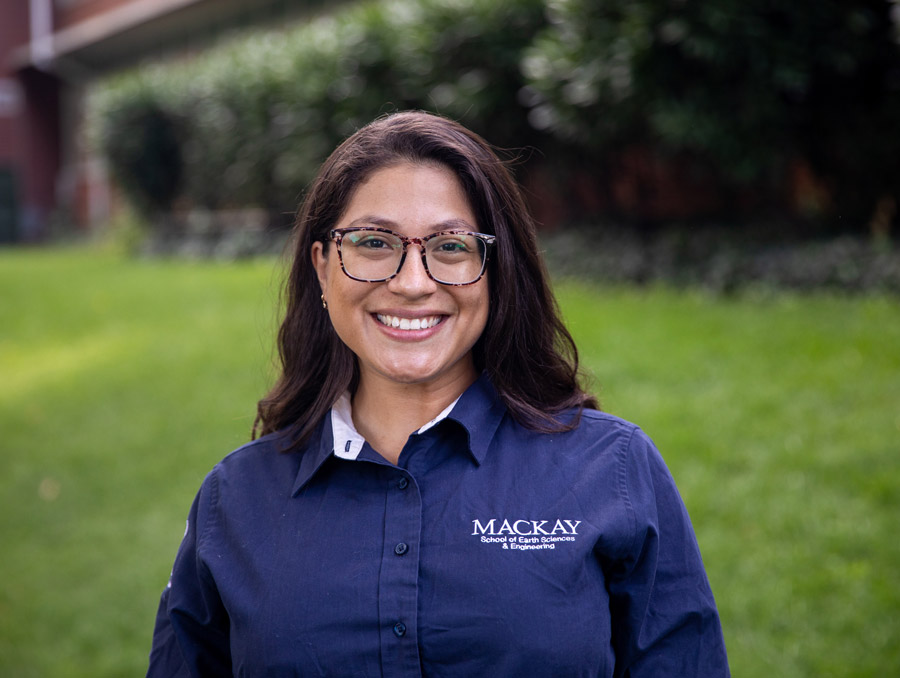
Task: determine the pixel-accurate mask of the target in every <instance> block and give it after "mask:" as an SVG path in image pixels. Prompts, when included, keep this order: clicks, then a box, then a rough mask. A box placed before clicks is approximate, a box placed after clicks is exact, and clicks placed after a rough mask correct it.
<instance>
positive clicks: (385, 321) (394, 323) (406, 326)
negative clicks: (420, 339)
mask: <svg viewBox="0 0 900 678" xmlns="http://www.w3.org/2000/svg"><path fill="white" fill-rule="evenodd" d="M375 318H377V320H378V322H380V323H381V324H382V325H386V326H387V327H392V328H394V329H399V330H407V331H412V330H427V329H430V328H432V327H434V326H435V325H437V324H439V323H440V322H441V321H442V320H443V319H444V316H440V315H426V316H422V317H420V318H400V317H398V316H395V315H387V314H386V313H376V314H375Z"/></svg>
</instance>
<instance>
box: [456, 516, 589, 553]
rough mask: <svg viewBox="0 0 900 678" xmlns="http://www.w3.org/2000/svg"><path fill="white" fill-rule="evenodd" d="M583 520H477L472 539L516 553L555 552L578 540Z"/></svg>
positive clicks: (473, 522) (473, 524) (474, 521)
mask: <svg viewBox="0 0 900 678" xmlns="http://www.w3.org/2000/svg"><path fill="white" fill-rule="evenodd" d="M580 524H581V521H580V520H568V519H560V518H557V519H555V520H526V519H518V520H510V519H508V518H491V519H489V520H484V521H482V520H479V519H477V518H476V519H475V520H473V521H472V536H473V537H479V538H480V540H481V543H482V544H499V545H500V547H501V548H503V549H506V550H514V551H535V550H548V549H555V548H556V545H557V544H561V543H564V542H574V541H575V539H576V537H577V536H578V526H579V525H580Z"/></svg>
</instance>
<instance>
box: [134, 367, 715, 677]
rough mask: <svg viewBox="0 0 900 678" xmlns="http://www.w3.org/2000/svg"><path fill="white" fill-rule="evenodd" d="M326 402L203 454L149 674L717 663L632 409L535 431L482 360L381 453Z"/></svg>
mask: <svg viewBox="0 0 900 678" xmlns="http://www.w3.org/2000/svg"><path fill="white" fill-rule="evenodd" d="M338 417H339V413H337V412H336V411H335V410H333V411H332V413H331V415H330V416H327V417H325V419H324V420H323V422H322V423H321V425H320V426H319V428H318V430H317V433H316V434H315V435H314V436H313V438H312V439H311V440H310V441H309V443H308V444H307V445H306V446H305V447H304V449H303V450H302V451H300V452H294V453H287V454H285V453H280V452H279V451H278V448H279V442H280V441H281V440H280V437H279V435H278V434H273V435H271V436H266V437H264V438H261V439H259V440H257V441H254V442H252V443H250V444H248V445H245V446H244V447H242V448H240V449H238V450H236V451H235V452H233V453H232V454H230V455H229V456H228V457H226V458H225V459H224V460H223V461H222V462H220V463H219V464H218V465H217V466H216V467H215V468H214V469H213V470H212V472H211V473H210V474H209V475H208V476H207V478H206V480H205V481H204V482H203V485H202V487H201V489H200V492H199V494H198V495H197V498H196V499H195V501H194V504H193V506H192V508H191V512H190V516H189V519H188V528H187V532H186V534H185V537H184V540H183V542H182V544H181V547H180V549H179V551H178V555H177V557H176V559H175V565H174V569H173V572H172V577H171V580H170V582H169V585H168V587H167V588H166V590H165V591H164V592H163V595H162V599H161V602H160V608H159V614H158V616H157V621H156V630H155V634H154V640H153V648H152V651H151V656H150V670H149V673H148V675H150V676H166V677H171V676H225V675H235V676H263V675H265V676H342V677H343V676H385V677H389V678H393V677H398V678H399V677H401V676H402V677H407V676H410V677H411V676H442V677H448V678H449V677H465V678H471V677H473V676H492V677H506V676H528V677H530V678H540V677H541V676H604V677H605V676H631V677H632V678H640V677H649V676H653V677H666V678H671V677H676V676H677V677H680V678H683V677H686V676H703V677H704V678H717V677H719V676H727V675H728V666H727V660H726V656H725V648H724V643H723V640H722V632H721V628H720V625H719V619H718V614H717V612H716V607H715V603H714V600H713V596H712V593H711V591H710V588H709V585H708V583H707V579H706V575H705V573H704V570H703V565H702V562H701V560H700V553H699V550H698V548H697V543H696V540H695V538H694V534H693V530H692V528H691V525H690V521H689V519H688V516H687V513H686V511H685V508H684V505H683V503H682V501H681V499H680V497H679V495H678V491H677V490H676V488H675V485H674V483H673V481H672V478H671V476H670V474H669V472H668V471H667V469H666V467H665V465H664V464H663V461H662V459H661V458H660V456H659V454H658V453H657V451H656V449H655V448H654V446H653V444H652V443H651V442H650V440H649V439H648V438H647V437H646V436H645V435H644V434H643V433H642V432H641V431H640V429H638V428H637V427H635V426H634V425H632V424H629V423H627V422H624V421H622V420H620V419H617V418H615V417H613V416H610V415H607V414H603V413H600V412H596V411H586V412H585V413H584V414H583V416H582V418H581V423H580V424H579V426H578V427H577V428H576V429H574V430H572V431H569V432H566V433H559V434H544V433H535V432H533V431H530V430H527V429H525V428H523V427H521V426H520V425H518V424H517V423H516V422H515V421H514V420H513V419H512V418H511V416H510V415H509V413H508V412H507V410H506V408H505V406H504V405H503V404H502V402H501V401H500V400H499V399H498V397H497V394H496V392H495V391H494V389H493V387H492V386H491V384H490V382H489V381H488V380H487V378H486V377H484V376H482V377H481V378H480V379H479V380H478V381H477V382H476V383H475V384H473V385H472V386H471V387H470V388H469V389H468V390H467V391H466V392H465V393H464V394H463V395H462V397H461V398H460V399H459V401H457V403H456V404H455V405H454V406H453V408H452V410H451V411H450V412H449V414H448V415H447V416H445V417H444V418H443V419H441V420H440V421H439V422H437V423H435V424H433V425H431V426H429V427H426V428H425V429H423V430H422V431H420V432H417V433H415V434H413V435H411V436H410V438H409V440H408V441H407V443H406V446H405V447H404V448H403V451H402V453H401V455H400V458H399V461H398V464H397V465H393V464H391V463H389V462H387V461H386V460H385V459H384V458H382V457H381V456H380V455H378V454H377V453H376V452H375V451H374V450H373V449H372V448H371V447H370V446H369V445H368V444H366V443H365V442H364V441H362V439H361V438H359V437H358V434H355V432H353V431H349V432H347V433H346V436H344V435H342V432H344V428H342V427H341V426H337V425H332V418H338ZM336 432H338V433H337V435H338V436H339V437H341V438H343V437H346V440H343V439H341V440H336Z"/></svg>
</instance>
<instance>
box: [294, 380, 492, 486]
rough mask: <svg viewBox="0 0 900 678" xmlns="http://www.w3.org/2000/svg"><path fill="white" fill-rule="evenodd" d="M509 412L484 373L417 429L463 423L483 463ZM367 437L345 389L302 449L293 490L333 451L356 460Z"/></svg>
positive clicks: (471, 446)
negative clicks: (356, 420)
mask: <svg viewBox="0 0 900 678" xmlns="http://www.w3.org/2000/svg"><path fill="white" fill-rule="evenodd" d="M505 413H506V406H505V405H504V404H503V402H502V401H501V400H500V396H499V395H498V394H497V391H496V390H495V389H494V386H493V384H491V382H490V379H488V377H487V375H486V374H482V375H481V376H480V377H479V378H478V379H477V380H476V381H475V383H473V384H472V385H471V386H470V387H469V388H468V389H466V391H465V392H464V393H463V394H462V395H461V396H460V397H459V398H457V399H456V400H455V401H453V402H452V403H450V405H448V406H447V407H446V408H445V409H444V410H443V411H442V412H441V413H440V414H438V415H437V416H436V417H435V418H434V419H432V420H431V421H429V422H428V423H427V424H425V425H424V426H423V427H422V428H420V429H419V430H418V431H416V434H421V433H425V432H426V431H428V430H430V429H432V428H434V427H435V426H437V424H439V423H440V422H442V421H444V420H445V419H446V420H449V421H454V422H456V423H457V424H459V425H460V426H461V427H462V428H463V429H464V430H465V432H466V435H467V442H468V447H469V452H470V453H471V454H472V457H473V458H474V459H475V462H476V463H477V464H479V465H480V464H481V462H482V461H483V460H484V457H485V455H486V454H487V450H488V447H489V445H490V442H491V440H492V439H493V437H494V433H495V432H496V431H497V427H498V426H499V425H500V420H501V419H502V418H503V415H504V414H505ZM364 443H365V439H364V438H363V437H362V436H361V435H360V434H359V432H358V431H357V430H356V427H355V426H354V425H353V418H352V416H351V406H350V394H349V393H344V394H343V395H342V396H341V397H340V398H338V400H337V402H336V403H335V404H334V406H333V407H332V408H331V411H330V412H329V413H328V414H327V415H326V416H325V417H324V419H323V421H322V423H321V424H320V425H319V427H318V429H317V432H316V434H314V435H313V436H312V438H311V439H310V442H309V445H308V446H307V447H306V450H305V451H304V452H303V453H302V459H301V460H300V468H299V469H298V471H297V478H296V480H295V482H294V487H293V490H292V492H291V494H292V495H296V494H297V493H298V492H299V491H300V490H301V489H302V488H303V486H304V485H306V483H307V482H308V481H309V479H310V478H312V476H313V475H315V473H316V471H318V469H319V468H320V467H321V466H322V464H323V463H324V462H325V460H326V459H328V458H329V457H330V456H332V454H333V455H334V456H336V457H339V458H341V459H347V460H351V461H355V460H356V458H357V457H358V456H359V453H360V451H361V450H362V447H363V444H364Z"/></svg>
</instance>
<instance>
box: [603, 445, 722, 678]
mask: <svg viewBox="0 0 900 678" xmlns="http://www.w3.org/2000/svg"><path fill="white" fill-rule="evenodd" d="M622 462H623V464H624V473H622V474H621V475H620V480H621V482H622V483H623V485H624V488H623V492H624V497H625V500H626V503H627V504H629V505H630V506H629V508H630V511H631V514H632V516H633V527H634V530H633V537H632V540H631V545H630V548H628V549H627V550H626V552H625V553H624V555H623V556H622V557H621V558H617V559H616V560H615V562H610V563H607V564H606V569H607V578H608V579H607V581H608V587H609V593H610V611H611V614H612V629H613V636H612V638H613V646H614V650H615V655H616V667H615V671H614V675H615V676H617V677H620V676H621V677H623V678H626V677H627V678H658V677H659V676H679V678H689V677H698V678H699V677H702V678H724V677H727V676H730V673H729V669H728V659H727V656H726V653H725V642H724V639H723V637H722V628H721V624H720V622H719V614H718V611H717V610H716V604H715V600H714V599H713V594H712V591H711V589H710V586H709V582H708V580H707V577H706V572H705V570H704V569H703V561H702V560H701V557H700V549H699V547H698V545H697V539H696V537H695V536H694V531H693V528H692V526H691V522H690V518H689V517H688V514H687V510H686V509H685V506H684V503H683V502H682V500H681V497H680V495H679V494H678V490H677V488H676V487H675V482H674V480H673V479H672V476H671V474H670V473H669V470H668V469H667V468H666V466H665V463H664V462H663V460H662V458H661V457H660V455H659V452H658V451H657V450H656V448H655V447H654V445H653V443H652V442H651V441H650V440H649V438H647V436H646V435H644V433H643V432H642V431H640V430H639V429H637V430H635V431H634V433H633V434H632V436H631V439H630V441H629V444H628V446H627V450H626V454H625V457H624V459H623V460H622Z"/></svg>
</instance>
